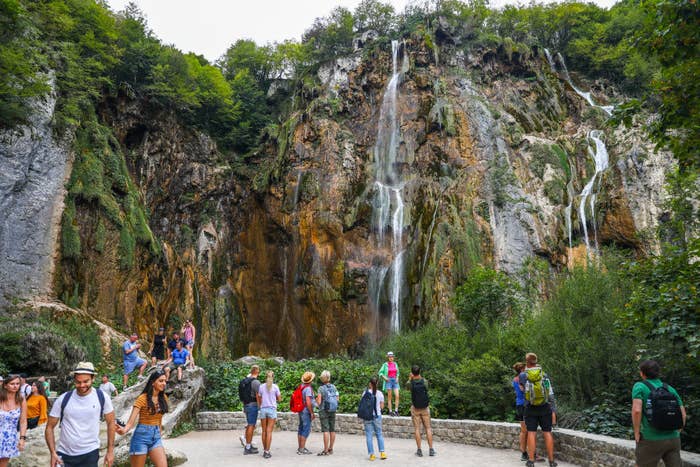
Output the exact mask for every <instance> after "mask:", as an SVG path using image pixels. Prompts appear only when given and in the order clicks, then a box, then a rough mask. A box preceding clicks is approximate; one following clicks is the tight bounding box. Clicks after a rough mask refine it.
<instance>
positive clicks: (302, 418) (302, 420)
mask: <svg viewBox="0 0 700 467" xmlns="http://www.w3.org/2000/svg"><path fill="white" fill-rule="evenodd" d="M297 434H298V435H299V436H303V437H304V438H308V437H309V435H310V434H311V414H310V413H309V411H308V410H306V409H305V410H304V411H302V412H299V429H298V430H297Z"/></svg>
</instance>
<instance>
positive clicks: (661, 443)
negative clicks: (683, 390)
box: [632, 360, 686, 467]
mask: <svg viewBox="0 0 700 467" xmlns="http://www.w3.org/2000/svg"><path fill="white" fill-rule="evenodd" d="M660 372H661V369H660V368H659V364H658V363H657V362H655V361H654V360H645V361H643V362H642V363H641V364H640V365H639V375H640V376H641V377H642V381H640V382H637V383H635V384H634V387H633V388H632V426H633V427H634V440H635V441H636V442H637V447H636V449H635V457H636V460H637V467H656V466H657V465H658V463H659V460H661V459H663V461H664V465H665V466H666V467H681V465H682V462H681V438H680V431H681V430H669V431H662V430H658V429H656V428H654V427H653V426H651V424H650V423H649V420H647V417H646V416H644V415H643V414H642V412H643V411H644V409H645V405H646V404H647V400H648V399H649V396H650V395H651V389H649V388H648V387H647V385H646V384H644V381H647V382H648V383H650V384H651V385H652V386H654V387H655V388H658V387H661V386H662V385H663V383H662V382H661V380H660V379H659V373H660ZM667 387H668V390H669V392H671V393H672V394H673V395H674V396H675V397H676V399H677V400H678V404H679V405H680V407H681V414H682V415H683V425H684V426H685V418H686V414H685V407H683V401H682V400H681V397H680V396H679V395H678V393H677V392H676V390H675V389H674V388H672V387H671V386H668V385H667Z"/></svg>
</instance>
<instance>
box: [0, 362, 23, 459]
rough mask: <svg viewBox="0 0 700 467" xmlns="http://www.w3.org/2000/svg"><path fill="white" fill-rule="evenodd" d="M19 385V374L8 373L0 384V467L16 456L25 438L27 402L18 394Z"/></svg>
mask: <svg viewBox="0 0 700 467" xmlns="http://www.w3.org/2000/svg"><path fill="white" fill-rule="evenodd" d="M21 385H22V383H21V382H20V377H19V375H9V376H8V377H7V378H6V379H4V380H3V381H2V385H0V467H7V465H8V464H9V463H10V459H11V458H13V457H18V456H19V454H20V452H22V451H24V443H25V441H26V440H27V402H26V401H25V400H24V397H22V395H21V394H20V387H21ZM18 425H19V431H17V426H18Z"/></svg>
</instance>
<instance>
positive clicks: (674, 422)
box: [642, 380, 683, 431]
mask: <svg viewBox="0 0 700 467" xmlns="http://www.w3.org/2000/svg"><path fill="white" fill-rule="evenodd" d="M642 383H644V385H645V386H646V387H648V388H649V390H650V391H651V393H650V394H649V399H647V401H646V407H645V415H646V417H647V420H649V424H650V425H651V426H653V427H654V428H656V429H657V430H662V431H672V430H680V429H681V428H683V413H682V412H681V405H680V403H679V402H678V399H676V396H674V395H673V393H672V392H671V391H669V390H668V384H666V383H662V385H661V386H659V387H658V388H656V387H654V385H653V384H651V383H650V382H649V381H646V380H644V381H642Z"/></svg>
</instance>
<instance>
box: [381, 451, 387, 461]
mask: <svg viewBox="0 0 700 467" xmlns="http://www.w3.org/2000/svg"><path fill="white" fill-rule="evenodd" d="M379 458H380V459H381V460H384V459H386V453H385V452H384V451H382V452H380V453H379Z"/></svg>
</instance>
